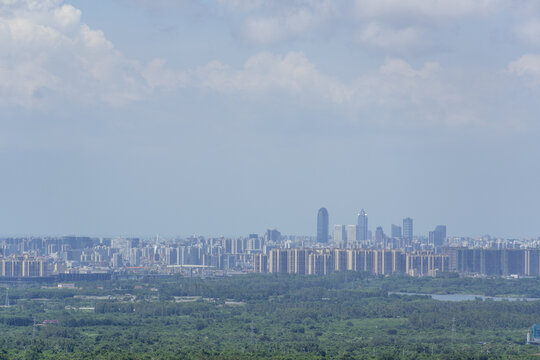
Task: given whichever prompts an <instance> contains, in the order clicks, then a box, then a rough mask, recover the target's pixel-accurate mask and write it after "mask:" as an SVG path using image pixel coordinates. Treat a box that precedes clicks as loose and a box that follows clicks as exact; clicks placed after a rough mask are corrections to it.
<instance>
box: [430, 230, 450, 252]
mask: <svg viewBox="0 0 540 360" xmlns="http://www.w3.org/2000/svg"><path fill="white" fill-rule="evenodd" d="M445 239H446V225H438V226H437V227H436V228H435V230H433V231H430V232H429V242H430V244H433V245H434V246H435V247H439V246H442V245H443V243H444V240H445Z"/></svg>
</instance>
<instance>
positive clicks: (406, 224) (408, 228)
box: [403, 217, 413, 242]
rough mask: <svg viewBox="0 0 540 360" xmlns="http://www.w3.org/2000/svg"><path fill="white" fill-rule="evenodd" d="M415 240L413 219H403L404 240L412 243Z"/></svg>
mask: <svg viewBox="0 0 540 360" xmlns="http://www.w3.org/2000/svg"><path fill="white" fill-rule="evenodd" d="M412 238H413V219H411V218H409V217H408V218H405V219H403V239H404V240H406V241H407V242H411V241H412Z"/></svg>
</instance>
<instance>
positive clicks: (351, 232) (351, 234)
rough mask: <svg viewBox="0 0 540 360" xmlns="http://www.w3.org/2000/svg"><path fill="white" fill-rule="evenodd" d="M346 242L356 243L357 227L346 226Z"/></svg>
mask: <svg viewBox="0 0 540 360" xmlns="http://www.w3.org/2000/svg"><path fill="white" fill-rule="evenodd" d="M346 231H347V242H352V241H356V240H357V238H356V236H357V235H358V225H347V229H346Z"/></svg>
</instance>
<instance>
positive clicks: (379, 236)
mask: <svg viewBox="0 0 540 360" xmlns="http://www.w3.org/2000/svg"><path fill="white" fill-rule="evenodd" d="M385 238H386V235H384V231H383V229H382V227H380V226H377V230H375V241H376V242H377V243H383V242H384V240H385Z"/></svg>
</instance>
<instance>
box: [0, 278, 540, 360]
mask: <svg viewBox="0 0 540 360" xmlns="http://www.w3.org/2000/svg"><path fill="white" fill-rule="evenodd" d="M539 284H540V280H539V279H512V280H506V279H468V278H458V277H455V276H450V277H442V278H411V277H372V276H367V275H365V274H359V273H336V274H332V275H329V276H325V277H301V276H272V275H244V276H234V277H227V278H208V279H198V278H197V279H196V278H193V279H189V278H181V277H178V278H168V279H155V278H148V279H143V280H140V281H108V282H87V283H78V284H76V285H77V288H76V289H58V288H42V287H41V285H28V284H25V285H20V286H14V285H10V289H9V298H10V304H11V306H10V307H3V308H0V329H1V331H2V336H1V337H0V349H1V350H0V359H115V360H122V359H184V358H185V359H253V358H261V359H263V358H265V359H266V358H273V359H356V358H365V359H427V358H440V359H456V358H458V359H459V358H462V359H485V358H486V359H487V358H499V359H507V358H508V359H510V358H527V357H531V358H534V353H536V352H538V351H539V349H538V347H536V346H533V345H526V344H525V335H526V332H527V328H528V327H530V326H531V325H532V324H533V323H535V322H540V301H492V300H485V301H482V300H480V299H477V300H474V301H460V302H448V301H436V300H432V299H431V298H430V297H428V296H416V295H414V296H411V295H398V294H393V292H414V293H471V294H479V295H509V294H510V295H520V296H528V297H533V296H538V295H540V294H539V293H538V288H539V286H538V285H539ZM4 296H5V290H3V289H0V301H2V300H3V297H4ZM2 302H3V301H2ZM46 320H54V321H53V322H50V321H46ZM56 320H57V323H56ZM44 321H45V323H44ZM453 329H454V331H453Z"/></svg>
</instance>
